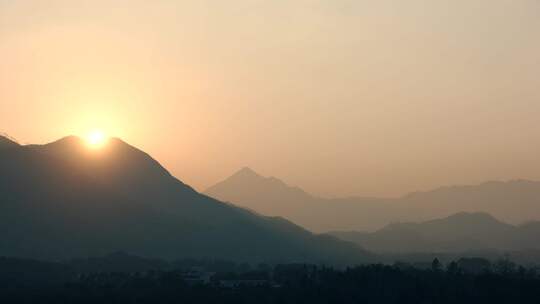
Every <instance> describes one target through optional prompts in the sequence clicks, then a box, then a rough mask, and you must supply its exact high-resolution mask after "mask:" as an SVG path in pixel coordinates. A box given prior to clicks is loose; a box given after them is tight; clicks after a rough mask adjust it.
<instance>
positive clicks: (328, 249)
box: [0, 136, 370, 263]
mask: <svg viewBox="0 0 540 304" xmlns="http://www.w3.org/2000/svg"><path fill="white" fill-rule="evenodd" d="M0 168H2V170H0V193H1V194H2V201H1V204H0V230H2V231H4V232H3V235H2V238H1V239H0V255H6V256H16V257H28V258H40V259H41V258H49V259H59V258H75V257H87V256H103V255H106V254H109V253H110V252H116V251H125V252H129V253H134V254H137V255H141V256H147V257H156V258H165V259H176V258H183V257H198V258H200V257H215V258H222V259H230V260H239V261H320V262H322V261H326V262H330V263H356V262H360V261H363V260H365V259H366V258H368V257H370V255H369V254H367V253H366V252H365V251H363V250H361V249H360V248H358V247H357V246H356V245H353V244H351V243H347V242H343V241H340V240H337V239H335V238H332V239H330V240H328V239H327V237H326V236H317V235H313V234H312V233H311V232H309V231H307V230H304V229H302V228H300V227H298V226H296V225H294V224H292V223H290V222H288V221H285V220H283V219H276V218H268V217H263V216H259V215H256V214H254V213H252V212H249V211H247V210H244V209H240V208H237V207H234V206H231V205H228V204H224V203H222V202H219V201H217V200H215V199H212V198H210V197H207V196H204V195H201V194H199V193H197V192H196V191H194V190H193V189H192V188H191V187H189V186H187V185H185V184H183V183H182V182H180V181H179V180H178V179H176V178H175V177H173V176H172V175H171V174H170V173H169V172H168V171H167V170H166V169H164V168H163V167H162V166H161V165H160V164H159V163H158V162H157V161H155V160H154V159H152V158H151V157H150V156H149V155H148V154H146V153H144V152H142V151H140V150H138V149H136V148H134V147H132V146H130V145H128V144H126V143H124V142H123V141H121V140H119V139H114V138H112V139H109V141H108V143H107V144H106V145H105V146H103V147H102V148H100V149H90V148H88V147H87V146H86V144H85V142H84V141H83V140H81V139H80V138H77V137H72V136H70V137H66V138H63V139H60V140H58V141H55V142H53V143H50V144H45V145H28V146H19V147H17V148H15V149H3V150H0ZM36 248H39V250H35V249H36Z"/></svg>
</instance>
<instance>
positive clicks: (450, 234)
mask: <svg viewBox="0 0 540 304" xmlns="http://www.w3.org/2000/svg"><path fill="white" fill-rule="evenodd" d="M330 234H331V235H334V236H336V237H339V238H341V239H343V240H347V241H351V242H355V243H357V244H359V245H361V246H364V247H365V248H367V249H369V250H373V251H375V252H379V253H420V252H445V253H448V252H471V251H480V250H511V251H516V250H517V251H525V250H532V249H536V250H538V249H540V222H531V223H528V224H524V225H519V226H513V225H509V224H506V223H503V222H501V221H499V220H497V219H495V218H494V217H492V216H491V215H489V214H487V213H465V212H462V213H458V214H454V215H452V216H449V217H446V218H443V219H436V220H431V221H426V222H421V223H396V224H390V225H388V226H386V227H384V228H382V229H380V230H378V231H375V232H372V233H369V232H354V231H349V232H345V231H336V232H330Z"/></svg>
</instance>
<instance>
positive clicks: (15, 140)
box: [0, 132, 539, 199]
mask: <svg viewBox="0 0 540 304" xmlns="http://www.w3.org/2000/svg"><path fill="white" fill-rule="evenodd" d="M0 137H5V138H7V139H8V140H11V141H13V142H15V143H17V144H19V145H21V146H32V145H47V144H51V143H55V142H58V141H61V140H64V139H66V138H77V139H78V140H80V141H81V142H84V143H86V144H87V145H88V142H89V141H90V140H91V139H89V138H88V135H86V136H81V135H76V134H70V135H65V136H62V137H60V138H58V139H55V140H52V141H49V142H44V143H28V142H25V143H21V142H20V141H18V140H17V139H16V138H13V137H12V136H10V135H9V134H7V133H4V132H0ZM109 139H113V140H114V139H116V140H120V141H121V142H123V143H124V144H127V145H130V146H132V147H135V148H136V149H138V150H140V151H142V152H145V151H144V150H142V149H141V148H139V147H137V146H133V145H132V144H130V143H129V142H126V141H125V140H124V139H122V138H120V137H115V136H106V137H105V138H104V140H106V141H108V140H109ZM103 145H106V144H103ZM101 148H102V145H101V144H100V147H98V148H91V149H101ZM145 153H146V152H145ZM150 157H152V158H154V157H153V156H152V155H150ZM154 159H155V158H154ZM155 160H156V161H157V162H158V163H160V164H162V163H161V161H160V160H159V159H155ZM164 168H165V169H166V170H167V171H169V172H170V173H171V174H172V175H173V176H174V177H176V178H178V179H179V180H180V181H183V178H182V176H178V175H175V174H174V173H173V172H171V171H170V170H169V169H168V168H167V167H166V166H164ZM245 169H248V170H250V171H251V172H253V173H254V174H256V175H257V176H258V177H261V178H264V179H276V180H278V181H281V182H283V183H285V185H287V186H288V187H291V188H298V189H300V190H302V191H305V192H306V193H307V194H308V195H311V196H314V197H317V198H324V199H340V198H341V199H347V198H374V199H399V198H404V197H407V196H409V195H413V194H419V193H428V192H433V191H439V190H443V189H452V188H463V187H474V186H483V185H486V184H490V183H504V184H506V183H519V182H533V183H536V182H539V180H534V179H524V178H517V179H501V180H485V181H482V182H479V183H474V184H473V183H471V184H448V185H439V186H435V187H434V188H429V189H417V190H409V191H408V192H405V193H403V194H401V195H396V196H366V195H361V194H359V195H349V196H320V195H317V194H315V193H311V192H309V191H306V190H305V189H304V188H303V187H302V185H294V184H290V183H288V182H287V181H286V180H284V179H282V178H280V177H279V176H275V175H272V174H270V175H263V174H261V173H260V172H259V171H257V169H254V168H252V167H249V166H243V167H240V168H238V169H237V170H235V171H233V172H231V173H230V174H229V175H227V176H226V177H225V178H223V179H221V180H218V181H216V182H215V183H213V184H210V185H209V186H208V187H206V188H204V189H198V188H196V187H193V185H190V184H189V183H186V184H188V185H190V186H192V187H193V188H194V189H195V190H196V191H198V192H200V193H205V191H207V190H208V189H210V188H211V187H213V186H215V185H217V184H219V183H221V182H223V181H226V180H228V179H229V178H231V177H233V176H234V175H235V174H237V173H239V172H241V171H243V170H245ZM184 182H185V181H184Z"/></svg>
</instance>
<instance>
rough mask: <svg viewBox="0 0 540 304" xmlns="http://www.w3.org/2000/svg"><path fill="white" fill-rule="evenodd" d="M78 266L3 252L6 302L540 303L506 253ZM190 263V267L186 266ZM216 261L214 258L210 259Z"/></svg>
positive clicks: (531, 277)
mask: <svg viewBox="0 0 540 304" xmlns="http://www.w3.org/2000/svg"><path fill="white" fill-rule="evenodd" d="M183 263H184V266H185V267H191V268H193V264H197V265H196V266H195V267H197V270H188V269H166V270H150V271H136V272H82V273H81V272H78V271H74V269H73V268H72V267H71V266H69V265H65V264H57V263H45V262H36V261H24V260H15V259H5V258H4V259H0V302H2V303H201V304H204V303H235V304H236V303H311V304H317V303H383V304H384V303H415V304H416V303H540V271H539V270H538V269H537V268H534V267H528V268H525V267H521V266H518V265H516V264H514V263H512V262H511V261H509V260H499V261H496V262H494V263H491V262H489V261H487V260H484V259H460V260H458V261H453V262H450V263H447V264H444V265H443V264H442V263H440V262H439V261H438V260H437V259H435V260H433V261H432V262H431V263H429V265H427V266H426V267H423V268H418V267H414V265H413V264H407V263H396V264H394V265H382V264H376V265H364V266H356V267H350V268H346V269H334V268H331V267H325V266H317V265H306V264H288V265H273V266H271V265H266V264H261V265H257V266H252V267H247V266H246V265H242V266H238V265H236V266H234V265H235V264H234V263H232V262H231V263H223V262H218V263H214V264H213V265H214V266H216V267H219V268H224V267H225V268H228V270H231V271H225V272H212V271H207V270H206V269H202V266H203V265H201V264H204V263H203V262H200V261H199V262H197V261H191V262H189V261H184V262H183ZM188 264H189V265H190V266H187V265H188ZM210 265H212V263H210Z"/></svg>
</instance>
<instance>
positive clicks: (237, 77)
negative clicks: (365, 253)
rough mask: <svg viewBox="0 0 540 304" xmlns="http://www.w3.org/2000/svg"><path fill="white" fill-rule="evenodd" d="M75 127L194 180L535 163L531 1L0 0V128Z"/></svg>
mask: <svg viewBox="0 0 540 304" xmlns="http://www.w3.org/2000/svg"><path fill="white" fill-rule="evenodd" d="M93 128H101V129H103V130H104V131H105V132H107V133H108V134H111V135H114V136H119V137H122V138H123V139H124V140H126V141H128V142H130V143H132V144H133V145H136V146H138V147H140V148H141V149H143V150H145V151H147V152H149V153H150V154H152V155H153V156H154V157H155V158H156V159H157V160H159V161H160V162H162V163H163V164H164V165H165V166H166V167H167V168H169V169H170V170H171V171H172V173H173V174H175V175H176V176H177V177H179V178H180V179H182V180H183V181H185V182H187V183H189V184H191V185H193V186H195V187H196V188H197V189H199V190H204V189H205V188H206V187H207V186H209V185H211V184H213V183H214V182H217V181H218V180H220V179H223V178H225V177H226V176H227V175H229V174H230V173H232V172H233V171H235V170H237V169H239V168H240V167H242V166H250V167H252V168H253V169H255V170H257V171H259V172H260V173H262V174H264V175H274V176H277V177H280V178H283V179H284V180H285V181H287V182H289V183H291V184H294V185H299V186H301V187H303V188H304V189H306V190H308V191H310V192H313V193H316V194H321V195H330V196H342V195H353V194H358V195H383V196H393V195H399V194H402V193H405V192H409V191H413V190H421V189H429V188H432V187H437V186H440V185H447V184H463V183H477V182H481V181H485V180H491V179H513V178H529V179H540V159H539V151H540V1H538V0H444V1H443V0H407V1H403V0H393V1H392V0H372V1H367V0H312V1H308V0H297V1H294V0H267V1H258V0H228V1H220V0H215V1H203V0H197V1H172V0H168V1H166V0H162V1H156V0H153V1H136V0H129V1H128V0H126V1H111V0H107V1H96V0H93V1H76V0H64V1H59V0H43V1H38V0H34V1H29V0H20V1H14V0H0V131H3V132H7V133H9V134H10V135H12V136H14V137H15V138H17V139H18V140H19V141H21V142H23V143H25V142H29V143H45V142H49V141H52V140H55V139H57V138H59V137H62V136H64V135H67V134H81V135H82V134H85V133H86V132H88V131H89V130H90V129H93ZM0 169H1V168H0Z"/></svg>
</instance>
